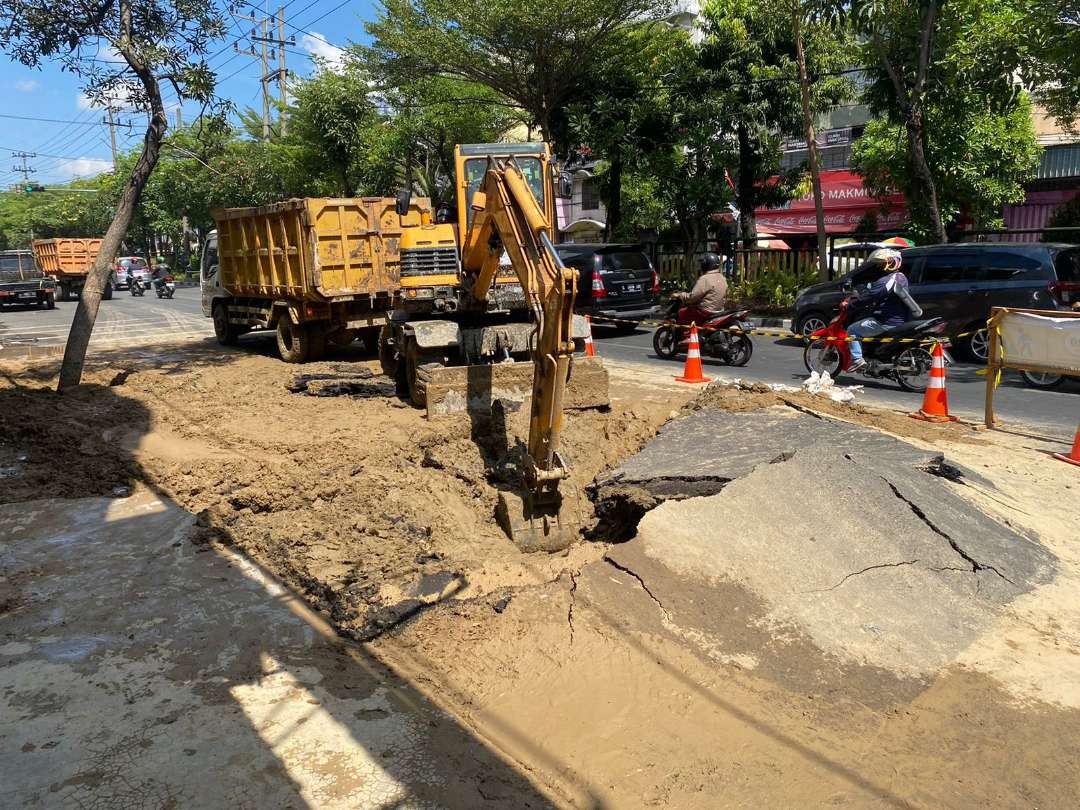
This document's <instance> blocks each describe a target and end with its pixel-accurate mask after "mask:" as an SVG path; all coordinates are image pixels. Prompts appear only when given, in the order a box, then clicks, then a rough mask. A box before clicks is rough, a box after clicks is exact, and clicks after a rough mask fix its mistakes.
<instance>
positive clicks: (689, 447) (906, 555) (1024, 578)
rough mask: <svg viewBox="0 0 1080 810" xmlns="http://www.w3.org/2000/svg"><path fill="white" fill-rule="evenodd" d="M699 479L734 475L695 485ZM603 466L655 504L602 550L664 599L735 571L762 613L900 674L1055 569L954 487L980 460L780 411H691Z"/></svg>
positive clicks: (989, 619) (934, 656)
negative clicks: (953, 458) (625, 535)
mask: <svg viewBox="0 0 1080 810" xmlns="http://www.w3.org/2000/svg"><path fill="white" fill-rule="evenodd" d="M703 437H707V440H704V441H703ZM695 477H701V478H703V479H707V480H709V481H712V482H717V481H726V482H728V483H726V484H721V485H720V487H721V488H720V489H719V491H718V492H715V493H714V494H707V495H705V496H700V492H699V491H698V490H696V489H695V481H694V479H695ZM611 479H612V481H613V482H615V485H616V486H617V487H621V488H623V490H625V489H626V488H627V487H630V488H640V489H641V490H644V491H645V492H647V493H649V497H652V498H655V499H656V500H657V501H660V503H659V505H657V506H655V508H652V509H651V510H650V511H647V512H646V513H645V514H644V517H642V518H641V520H640V523H639V524H638V526H637V534H636V536H635V537H634V539H633V540H631V541H630V542H628V543H625V544H623V545H619V546H615V547H613V548H612V549H611V550H610V551H609V552H608V554H607V556H606V557H605V560H606V561H607V562H608V563H610V564H611V565H613V566H614V567H616V568H618V569H619V570H621V571H623V572H625V573H627V574H629V575H630V576H633V577H635V578H636V579H637V580H638V582H639V583H640V584H641V586H642V587H643V588H644V589H645V591H646V593H648V595H649V596H650V597H651V598H652V599H653V600H654V601H655V602H657V604H658V605H660V606H661V607H663V606H664V605H666V604H668V603H669V599H668V598H667V595H669V594H675V593H679V592H680V591H681V590H683V589H684V588H685V587H686V586H687V583H689V582H694V583H696V584H697V585H699V586H703V587H709V586H710V585H714V584H716V583H718V582H724V583H731V584H734V585H736V586H737V587H739V588H742V589H745V590H746V591H748V592H749V593H750V594H752V595H753V597H754V598H755V599H756V600H760V602H761V604H762V606H763V608H762V612H761V615H760V616H759V617H758V620H759V621H762V622H765V623H766V624H769V625H771V626H775V627H790V628H793V631H796V632H798V633H803V634H806V635H807V636H808V637H809V638H810V639H811V640H812V641H813V643H814V644H815V645H817V646H818V647H819V648H820V649H822V650H823V651H825V652H826V653H829V654H831V655H835V656H838V657H840V658H841V659H845V660H848V661H850V662H851V663H853V664H869V665H873V666H877V667H881V668H884V669H887V670H890V671H893V672H895V673H897V674H900V675H903V676H924V675H928V674H930V673H932V672H934V671H936V670H938V669H939V668H941V667H942V666H945V665H947V664H948V663H949V662H951V661H952V660H954V659H955V657H956V656H957V654H958V653H960V652H961V651H962V650H963V649H964V648H965V647H967V646H968V645H969V644H970V643H971V642H972V641H973V640H974V639H975V638H977V637H978V636H979V635H980V634H981V633H983V632H984V631H985V630H987V628H989V627H990V626H991V624H992V623H993V622H994V621H996V619H997V617H998V615H999V613H1000V611H1001V610H1002V609H1003V608H1004V607H1005V606H1007V605H1008V604H1010V603H1011V602H1012V601H1013V600H1015V599H1016V598H1018V597H1019V596H1021V595H1022V594H1024V593H1027V592H1028V591H1030V590H1032V589H1033V588H1035V587H1036V586H1038V585H1040V584H1043V583H1046V582H1049V581H1050V579H1051V578H1052V577H1053V575H1054V572H1055V570H1056V559H1055V558H1054V556H1053V555H1052V554H1051V553H1050V552H1049V551H1047V550H1046V549H1045V548H1044V547H1043V546H1041V545H1040V544H1039V543H1038V542H1037V539H1036V538H1032V537H1028V536H1027V535H1025V534H1023V533H1021V532H1018V531H1016V530H1015V529H1013V528H1012V527H1010V526H1006V525H1004V524H1002V523H999V522H998V521H997V520H994V519H992V518H991V517H989V516H987V515H986V514H985V513H983V512H982V511H981V510H980V509H979V508H978V507H977V506H976V505H975V504H974V503H973V502H972V501H970V500H968V499H966V498H964V497H963V496H962V492H963V489H964V487H965V486H968V485H969V484H970V485H976V486H979V487H987V486H989V484H988V483H987V482H985V481H984V480H982V479H980V478H979V477H978V476H977V475H976V474H975V473H974V472H972V471H969V470H965V469H963V468H960V467H957V466H955V465H950V464H949V463H948V461H947V460H945V459H943V458H942V457H941V455H940V454H938V453H935V452H933V451H928V450H923V449H920V448H917V447H915V446H914V445H911V444H908V443H907V442H904V441H901V440H899V439H895V438H892V437H890V436H887V435H885V434H882V433H880V432H878V431H875V430H872V429H869V428H864V427H861V426H858V425H852V424H848V423H844V422H838V421H834V420H831V419H826V418H820V417H816V416H810V415H807V414H804V413H798V412H795V411H792V410H790V409H786V408H773V409H769V410H766V411H757V412H752V413H731V412H728V411H724V410H720V409H716V408H706V409H703V410H700V411H696V412H694V413H691V414H690V415H688V416H686V417H684V418H682V419H679V420H677V421H675V422H673V423H671V424H669V425H668V426H667V427H666V428H665V429H664V430H662V431H661V433H660V434H659V436H658V437H657V438H656V439H655V440H653V441H652V442H650V443H649V444H648V445H646V446H645V447H644V448H643V449H642V451H641V452H640V453H638V454H637V455H636V456H634V457H632V458H630V459H629V460H627V461H626V462H625V463H624V464H623V465H622V466H620V467H619V468H618V469H616V470H615V471H614V473H613V474H612V476H611ZM677 481H682V482H683V486H685V487H686V488H687V490H686V493H685V494H686V495H689V496H696V497H681V496H680V494H679V492H678V486H679V484H678V483H673V482H677ZM673 487H674V490H673ZM600 497H601V498H603V497H604V487H603V486H601V488H600ZM629 533H630V534H632V532H629ZM665 610H668V609H667V608H665ZM669 618H670V619H671V621H673V622H674V623H676V624H681V623H683V622H684V621H685V622H689V623H690V624H693V623H694V621H696V620H695V619H691V618H689V617H687V616H681V617H680V615H679V612H678V610H671V611H670V616H669ZM745 652H746V654H748V655H752V654H757V653H758V652H760V651H755V650H753V649H747V650H746V651H745Z"/></svg>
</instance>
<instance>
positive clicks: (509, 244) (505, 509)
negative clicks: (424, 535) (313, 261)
mask: <svg viewBox="0 0 1080 810" xmlns="http://www.w3.org/2000/svg"><path fill="white" fill-rule="evenodd" d="M470 204H471V206H472V210H473V219H472V224H471V226H470V227H469V231H468V234H467V236H466V238H465V244H464V247H463V249H462V269H463V270H464V274H465V277H466V279H465V284H466V286H467V288H468V289H469V292H470V293H471V295H472V296H473V298H475V299H476V300H477V301H481V302H482V301H485V300H486V299H487V296H488V294H489V292H490V290H491V285H492V283H493V282H494V280H495V276H496V274H497V273H498V271H499V262H500V259H501V257H502V254H503V251H504V250H505V251H506V253H507V255H508V256H509V258H510V263H511V265H512V266H513V268H514V271H515V272H516V274H517V276H518V278H519V279H520V281H521V287H522V290H523V292H524V294H525V296H526V299H527V301H528V304H529V308H530V309H531V310H532V313H533V318H534V320H535V323H536V339H535V342H534V345H533V347H532V359H533V386H532V401H531V410H530V414H529V439H528V444H527V449H528V457H527V458H526V459H525V460H524V463H525V469H524V470H523V473H524V480H525V488H524V492H522V493H521V494H520V495H515V494H514V493H508V492H503V493H500V501H499V508H498V510H497V513H496V514H497V517H498V519H499V522H500V523H501V524H502V526H503V529H504V530H505V531H506V532H507V533H508V534H509V535H510V536H511V538H512V539H513V540H514V541H515V543H517V545H518V546H519V547H521V548H526V549H538V550H539V549H548V550H554V549H557V548H565V547H566V545H568V543H569V541H570V540H571V539H572V537H568V535H569V534H571V533H572V531H573V529H574V527H572V526H570V525H569V521H565V520H564V518H563V515H562V496H561V494H560V492H559V482H560V481H561V480H562V479H564V478H566V477H567V474H568V471H567V469H566V465H565V464H564V463H563V461H562V459H561V457H560V456H559V436H560V433H561V431H562V422H563V394H564V392H565V390H566V382H567V379H568V377H569V374H570V363H571V358H572V356H573V353H574V340H573V333H572V326H573V314H574V298H575V294H576V291H577V275H578V274H577V270H574V269H573V268H568V267H565V266H564V265H563V263H562V261H561V260H560V259H559V256H558V254H557V253H556V252H555V247H554V244H553V243H552V239H551V232H552V227H551V223H550V222H549V221H548V218H547V216H545V214H544V210H543V209H542V208H541V207H540V205H539V203H538V202H537V200H536V197H535V196H534V195H533V193H532V190H531V189H530V188H529V184H528V181H527V180H526V179H525V176H524V175H523V174H522V172H521V169H520V167H519V166H518V165H517V163H516V162H515V161H514V159H513V158H509V159H507V160H491V161H489V163H488V169H487V172H486V173H485V175H484V180H483V182H482V184H481V186H480V188H479V190H478V191H477V192H476V193H475V194H474V195H473V199H472V201H471V203H470Z"/></svg>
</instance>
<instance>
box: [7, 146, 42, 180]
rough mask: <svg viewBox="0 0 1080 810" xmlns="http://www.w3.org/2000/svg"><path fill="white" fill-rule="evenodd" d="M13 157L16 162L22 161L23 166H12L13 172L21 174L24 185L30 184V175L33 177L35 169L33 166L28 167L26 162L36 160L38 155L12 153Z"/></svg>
mask: <svg viewBox="0 0 1080 810" xmlns="http://www.w3.org/2000/svg"><path fill="white" fill-rule="evenodd" d="M11 156H12V157H13V158H15V160H21V161H22V165H21V166H12V167H11V170H12V171H13V172H18V173H19V174H21V175H22V176H23V183H24V184H25V183H29V182H30V175H32V174H33V173H34V167H33V166H27V165H26V161H28V160H30V159H31V158H36V157H37V155H36V154H35V153H33V152H12V153H11Z"/></svg>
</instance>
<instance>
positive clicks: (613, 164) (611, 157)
mask: <svg viewBox="0 0 1080 810" xmlns="http://www.w3.org/2000/svg"><path fill="white" fill-rule="evenodd" d="M615 36H616V37H618V38H620V39H621V40H622V41H623V45H622V46H621V47H618V48H615V49H614V51H613V53H614V54H615V55H614V56H613V58H611V59H608V60H606V61H604V62H599V63H596V64H594V66H593V69H592V71H591V72H590V75H589V77H588V79H587V80H586V81H585V82H584V83H583V85H582V87H581V88H580V90H579V93H578V99H577V101H575V102H574V103H573V104H571V105H569V107H568V108H567V111H566V116H565V124H566V130H567V131H566V133H565V134H556V137H557V138H558V139H559V140H561V141H563V142H566V143H573V144H575V145H577V146H579V147H581V146H585V147H587V149H588V154H589V156H590V157H592V158H594V159H595V160H596V162H597V165H596V168H595V170H594V177H595V179H596V180H597V181H598V182H599V190H600V196H601V199H602V200H603V201H604V206H605V208H606V211H607V222H606V224H605V230H606V233H607V238H609V239H612V238H615V235H616V234H620V235H626V236H633V233H632V232H633V231H634V230H636V228H638V227H649V226H643V225H635V224H633V223H630V224H629V226H628V227H625V228H624V227H623V221H622V220H623V211H624V210H637V208H638V207H639V206H640V204H641V202H642V201H641V200H640V199H636V200H635V201H634V208H630V209H624V206H623V204H622V202H623V177H624V174H625V173H626V172H633V171H635V169H636V171H638V172H641V171H643V170H645V169H644V167H645V166H646V164H647V163H648V160H649V156H650V155H654V154H658V153H661V152H664V151H665V150H669V149H670V148H672V146H673V145H674V144H675V143H676V142H677V141H678V136H677V134H676V133H675V132H674V130H673V128H672V125H671V115H670V113H671V108H670V105H669V104H668V103H667V102H668V97H669V94H670V91H671V82H672V81H673V80H675V77H676V76H677V74H678V71H679V69H680V64H683V63H689V62H690V61H692V60H693V51H692V48H691V45H690V42H689V38H688V37H687V36H686V33H685V32H684V31H682V30H681V29H677V28H670V27H667V26H655V25H638V26H625V27H624V28H622V29H620V30H619V32H618V33H617V34H616V35H615ZM640 187H641V186H640V184H639V186H638V188H639V189H640ZM650 207H651V206H650ZM638 219H639V220H640V217H638Z"/></svg>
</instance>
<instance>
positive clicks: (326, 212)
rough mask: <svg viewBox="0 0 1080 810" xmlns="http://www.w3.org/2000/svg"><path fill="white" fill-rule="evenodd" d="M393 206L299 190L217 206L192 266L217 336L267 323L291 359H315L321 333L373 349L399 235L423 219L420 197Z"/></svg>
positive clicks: (392, 292)
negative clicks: (287, 196)
mask: <svg viewBox="0 0 1080 810" xmlns="http://www.w3.org/2000/svg"><path fill="white" fill-rule="evenodd" d="M395 205H396V203H395V200H394V199H393V198H384V197H358V198H349V199H324V198H307V199H296V200H286V201H285V202H281V203H274V204H273V205H266V206H261V207H259V208H224V209H218V210H215V211H214V212H213V216H214V221H215V223H216V225H217V230H216V231H214V232H212V233H211V234H210V236H209V238H208V239H207V241H206V244H205V246H204V247H203V254H202V260H201V263H200V275H201V282H202V310H203V314H204V315H206V316H207V317H209V318H213V320H214V332H215V334H216V335H217V339H218V341H220V342H221V343H223V344H230V343H234V342H235V341H236V339H237V338H238V337H239V336H240V335H241V334H242V333H244V332H248V331H251V330H253V329H275V330H276V331H277V343H278V351H279V352H280V354H281V358H282V359H283V360H285V361H286V362H290V363H303V362H305V361H308V360H316V359H318V358H319V357H320V356H321V355H322V354H323V351H324V350H325V348H326V343H327V341H328V340H329V341H333V342H335V343H339V344H347V343H350V342H351V341H353V340H355V339H357V338H361V339H364V340H366V341H369V342H370V345H371V346H372V347H373V348H374V346H375V345H376V342H377V339H378V333H379V330H380V328H381V327H382V326H383V325H385V324H386V323H388V317H387V316H388V313H389V312H390V310H391V309H392V307H393V305H394V298H395V296H396V294H397V292H398V289H399V287H400V278H401V237H402V234H403V233H404V232H406V230H409V231H412V230H416V229H418V228H423V227H426V226H428V225H429V224H430V222H431V205H430V202H429V201H428V200H426V199H417V200H414V201H412V203H411V204H410V205H409V207H408V210H407V211H405V212H404V213H402V214H399V213H398V212H397V211H396V210H395Z"/></svg>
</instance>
